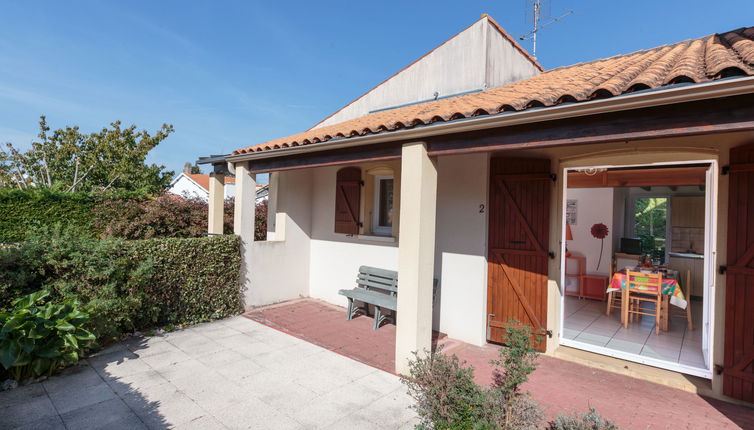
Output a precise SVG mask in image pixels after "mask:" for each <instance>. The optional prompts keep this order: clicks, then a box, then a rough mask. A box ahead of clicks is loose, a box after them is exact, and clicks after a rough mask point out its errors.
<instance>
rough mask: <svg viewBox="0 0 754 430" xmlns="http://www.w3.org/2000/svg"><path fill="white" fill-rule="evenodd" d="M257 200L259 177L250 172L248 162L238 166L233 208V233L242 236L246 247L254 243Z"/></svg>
mask: <svg viewBox="0 0 754 430" xmlns="http://www.w3.org/2000/svg"><path fill="white" fill-rule="evenodd" d="M256 199H257V175H255V174H253V173H250V172H249V167H248V164H247V163H246V162H241V163H238V164H236V197H235V206H234V207H233V233H235V234H237V235H239V236H241V240H242V241H243V243H244V245H246V244H250V243H251V242H253V241H254V219H255V213H254V212H255V210H256Z"/></svg>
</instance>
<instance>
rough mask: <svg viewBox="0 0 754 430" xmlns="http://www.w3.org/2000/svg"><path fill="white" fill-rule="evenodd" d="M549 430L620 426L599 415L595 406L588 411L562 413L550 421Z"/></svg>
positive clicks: (595, 429) (606, 429)
mask: <svg viewBox="0 0 754 430" xmlns="http://www.w3.org/2000/svg"><path fill="white" fill-rule="evenodd" d="M547 428H548V429H549V430H618V426H617V425H615V424H613V423H612V422H610V421H608V420H606V419H604V418H602V417H601V416H599V414H598V413H597V411H596V410H595V409H594V408H590V409H589V412H588V413H585V414H580V415H579V414H574V415H560V416H558V417H557V418H555V420H553V421H551V422H550V425H549V426H548V427H547Z"/></svg>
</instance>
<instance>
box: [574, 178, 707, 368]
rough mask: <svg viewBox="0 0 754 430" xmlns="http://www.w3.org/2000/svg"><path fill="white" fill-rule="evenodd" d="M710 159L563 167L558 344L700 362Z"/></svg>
mask: <svg viewBox="0 0 754 430" xmlns="http://www.w3.org/2000/svg"><path fill="white" fill-rule="evenodd" d="M708 170H709V165H681V166H643V167H642V166H639V167H631V168H620V169H607V168H590V169H575V170H569V171H568V180H567V183H568V186H567V189H566V197H565V199H564V205H565V207H564V224H565V226H564V227H565V228H564V231H565V243H566V252H565V256H564V276H565V278H564V303H563V319H564V321H563V327H564V330H563V335H562V339H561V343H562V344H566V345H568V346H572V347H577V348H582V349H587V350H591V351H592V352H598V353H603V354H607V355H611V356H615V357H619V358H623V359H628V360H633V361H638V362H642V363H645V364H649V365H654V366H658V367H665V368H669V369H673V370H677V371H681V372H684V371H685V372H686V373H692V374H693V373H696V374H699V372H694V369H707V364H706V363H707V362H708V360H707V347H706V345H707V344H708V342H709V340H708V338H707V336H706V329H707V326H708V325H707V324H705V322H706V321H708V318H709V315H707V312H706V311H705V306H706V305H707V303H706V301H707V296H708V294H707V293H706V291H705V288H706V287H705V282H704V279H705V270H704V269H705V255H706V251H708V250H707V249H706V248H705V243H706V241H705V238H706V235H707V234H708V231H707V226H709V225H711V224H710V223H709V220H708V219H707V218H708V216H707V206H706V197H707V192H708V187H707V185H706V180H707V171H708Z"/></svg>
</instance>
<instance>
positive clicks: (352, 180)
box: [335, 167, 361, 234]
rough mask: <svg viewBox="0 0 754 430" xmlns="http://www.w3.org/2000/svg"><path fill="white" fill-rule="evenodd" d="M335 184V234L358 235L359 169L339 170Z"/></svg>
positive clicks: (359, 222) (347, 168)
mask: <svg viewBox="0 0 754 430" xmlns="http://www.w3.org/2000/svg"><path fill="white" fill-rule="evenodd" d="M335 182H336V184H335V233H345V234H359V226H361V220H360V219H359V210H360V206H359V205H360V201H361V169H359V168H358V167H345V168H343V169H340V170H338V175H337V179H336V181H335Z"/></svg>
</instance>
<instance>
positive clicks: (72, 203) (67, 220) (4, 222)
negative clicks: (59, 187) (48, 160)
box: [0, 188, 96, 243]
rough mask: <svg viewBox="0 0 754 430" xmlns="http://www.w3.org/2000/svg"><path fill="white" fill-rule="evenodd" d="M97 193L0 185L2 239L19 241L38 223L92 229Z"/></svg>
mask: <svg viewBox="0 0 754 430" xmlns="http://www.w3.org/2000/svg"><path fill="white" fill-rule="evenodd" d="M95 204H96V197H95V196H93V195H91V194H87V193H64V192H59V191H52V190H46V189H45V190H30V191H26V190H17V189H12V188H11V189H8V188H0V243H1V242H20V241H22V240H24V239H26V236H27V233H28V232H30V231H34V230H35V229H36V228H38V227H39V226H51V225H54V224H56V223H61V224H64V225H70V226H76V227H80V228H83V229H89V228H91V225H92V220H93V214H92V209H93V208H94V206H95Z"/></svg>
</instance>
